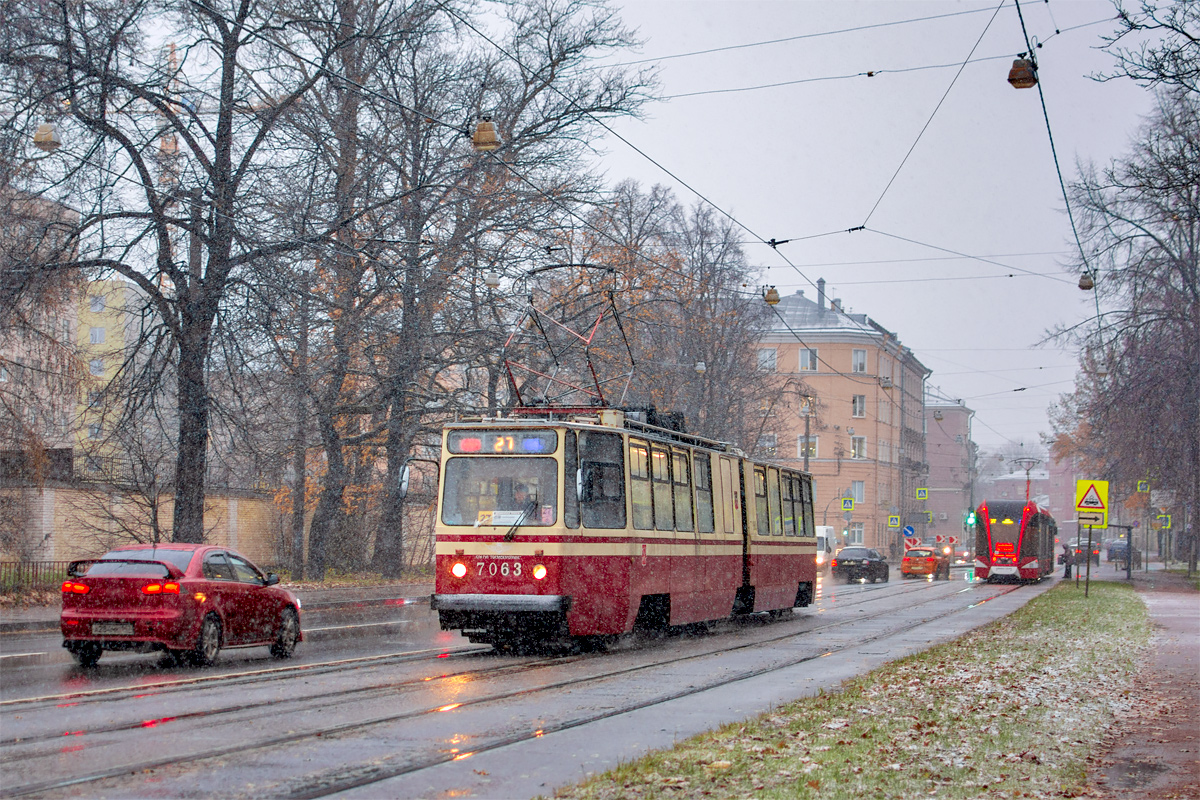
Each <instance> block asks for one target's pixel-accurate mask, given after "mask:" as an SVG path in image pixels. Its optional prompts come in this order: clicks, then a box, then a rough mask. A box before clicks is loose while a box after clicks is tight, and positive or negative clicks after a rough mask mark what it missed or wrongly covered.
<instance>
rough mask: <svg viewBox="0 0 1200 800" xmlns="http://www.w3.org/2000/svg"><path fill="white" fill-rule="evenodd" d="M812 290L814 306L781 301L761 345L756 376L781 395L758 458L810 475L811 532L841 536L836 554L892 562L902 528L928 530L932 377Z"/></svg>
mask: <svg viewBox="0 0 1200 800" xmlns="http://www.w3.org/2000/svg"><path fill="white" fill-rule="evenodd" d="M817 286H818V289H817V299H816V300H815V301H814V300H811V299H809V298H808V297H806V296H805V295H804V292H803V291H797V292H796V293H795V294H792V295H787V296H785V297H782V298H781V299H780V302H779V304H778V305H776V306H775V312H776V313H775V315H774V324H773V325H772V327H771V329H770V330H769V331H768V332H767V333H766V335H765V336H764V337H763V338H762V340H761V341H760V343H759V349H758V365H759V368H760V369H762V370H766V371H770V372H773V373H775V374H776V376H777V380H776V386H777V389H778V391H777V392H776V393H775V395H774V396H773V397H772V398H771V399H770V400H769V401H768V402H767V403H765V404H764V406H763V408H762V409H761V413H762V425H761V433H760V435H759V436H758V441H757V445H756V448H755V455H756V456H757V457H762V458H770V459H772V460H774V461H777V462H780V463H783V464H786V465H788V466H794V467H799V468H801V469H807V470H808V471H810V472H811V473H812V474H813V477H814V483H815V486H816V497H815V503H814V507H815V511H816V517H817V520H816V522H817V524H818V525H830V526H833V527H834V528H835V529H836V530H837V531H838V532H839V534H840V535H839V536H838V537H837V538H838V542H837V543H838V545H839V546H841V545H844V544H865V545H867V546H868V547H876V548H879V549H880V550H881V551H882V552H884V553H885V554H887V555H889V557H893V558H897V557H899V555H900V553H901V552H902V547H901V539H900V531H901V529H902V527H901V526H904V525H911V526H913V528H914V530H915V531H916V532H917V533H918V535H924V534H925V532H926V529H927V527H928V517H927V515H926V507H925V501H924V500H918V499H917V489H918V488H926V481H927V474H928V467H927V461H926V452H925V431H924V418H925V413H924V411H925V380H926V378H927V377H928V376H929V374H930V371H929V369H928V368H926V367H925V366H924V365H923V364H922V363H921V362H920V361H919V360H918V359H917V358H916V356H914V355H913V353H912V351H911V350H909V349H908V348H907V347H905V346H903V345H902V344H901V343H900V339H899V337H898V336H897V335H896V334H895V333H893V332H892V331H890V330H888V329H887V328H884V327H883V326H882V325H880V324H879V323H877V322H876V321H875V320H873V319H871V318H870V317H869V316H867V315H866V314H851V313H847V312H846V311H845V310H844V308H843V307H842V304H841V303H840V301H838V300H836V299H835V300H832V301H831V302H829V303H826V297H825V281H824V280H820V281H818V282H817ZM851 506H852V507H851ZM892 523H897V524H892Z"/></svg>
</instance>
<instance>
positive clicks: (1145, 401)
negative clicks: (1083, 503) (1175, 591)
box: [1055, 89, 1200, 568]
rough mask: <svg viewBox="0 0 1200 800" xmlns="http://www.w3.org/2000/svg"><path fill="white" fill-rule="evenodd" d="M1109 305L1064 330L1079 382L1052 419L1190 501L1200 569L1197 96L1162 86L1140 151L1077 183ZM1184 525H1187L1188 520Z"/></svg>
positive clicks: (1097, 454) (1062, 432) (1063, 441)
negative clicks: (1076, 359)
mask: <svg viewBox="0 0 1200 800" xmlns="http://www.w3.org/2000/svg"><path fill="white" fill-rule="evenodd" d="M1072 189H1073V198H1072V200H1073V204H1075V205H1076V206H1077V207H1078V208H1080V209H1082V211H1083V220H1084V226H1083V229H1082V230H1081V234H1082V235H1083V241H1084V244H1085V247H1086V248H1087V251H1088V262H1089V263H1088V264H1087V265H1084V264H1080V269H1091V270H1094V271H1095V272H1096V274H1097V275H1098V278H1097V281H1096V291H1097V292H1098V293H1099V299H1100V300H1101V301H1103V305H1104V311H1103V313H1102V314H1101V315H1100V317H1099V318H1098V319H1097V320H1094V321H1091V322H1089V323H1088V326H1087V327H1086V328H1082V327H1080V328H1075V329H1072V330H1070V331H1063V332H1060V335H1061V336H1063V337H1069V338H1072V339H1073V340H1074V341H1076V342H1078V343H1079V345H1080V346H1081V349H1082V351H1083V355H1082V358H1081V367H1082V370H1083V373H1084V375H1083V379H1082V380H1081V381H1080V385H1079V388H1077V389H1076V391H1075V392H1074V394H1072V395H1069V396H1067V397H1065V398H1063V400H1062V402H1061V403H1060V406H1059V408H1058V409H1056V414H1055V422H1056V428H1057V433H1058V434H1059V439H1060V448H1065V452H1066V453H1068V454H1072V455H1078V456H1081V457H1083V458H1085V459H1086V460H1088V461H1089V462H1090V463H1091V464H1093V465H1094V466H1096V467H1100V468H1103V469H1105V470H1106V472H1107V474H1110V475H1113V476H1114V479H1121V480H1124V481H1126V482H1132V481H1134V480H1138V479H1144V478H1151V479H1152V480H1154V481H1155V482H1156V483H1157V485H1158V487H1159V488H1168V489H1173V490H1175V492H1176V495H1177V496H1178V497H1179V498H1181V499H1182V500H1183V501H1184V509H1185V511H1186V512H1187V516H1188V517H1189V519H1190V520H1191V521H1190V526H1189V527H1190V532H1191V536H1192V539H1191V540H1190V542H1189V544H1190V549H1189V552H1190V556H1191V561H1192V566H1193V568H1194V566H1195V559H1196V547H1195V532H1196V522H1195V514H1196V509H1197V503H1198V502H1200V95H1198V94H1197V93H1195V92H1190V91H1186V90H1181V89H1173V90H1169V91H1162V92H1160V93H1159V95H1158V104H1157V108H1156V109H1155V113H1154V114H1153V115H1152V116H1151V117H1150V119H1149V120H1148V121H1147V123H1146V125H1145V127H1144V129H1143V131H1142V132H1141V135H1140V136H1139V138H1138V140H1137V143H1136V144H1135V146H1134V149H1133V152H1132V153H1131V154H1130V155H1129V156H1127V157H1125V158H1124V159H1121V160H1119V161H1116V162H1114V163H1113V164H1111V165H1109V166H1107V167H1105V168H1104V169H1096V168H1087V169H1085V170H1084V171H1083V174H1082V175H1081V177H1080V180H1079V181H1078V182H1077V183H1076V184H1074V186H1073V187H1072ZM1188 524H1189V523H1186V522H1185V525H1188Z"/></svg>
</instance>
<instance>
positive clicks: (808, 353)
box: [800, 347, 817, 372]
mask: <svg viewBox="0 0 1200 800" xmlns="http://www.w3.org/2000/svg"><path fill="white" fill-rule="evenodd" d="M800 371H801V372H816V371H817V351H816V350H814V349H812V348H810V347H805V348H803V349H801V350H800Z"/></svg>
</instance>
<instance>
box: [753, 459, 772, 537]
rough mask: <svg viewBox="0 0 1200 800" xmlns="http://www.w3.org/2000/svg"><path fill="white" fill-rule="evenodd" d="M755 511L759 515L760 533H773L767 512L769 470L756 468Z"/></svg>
mask: <svg viewBox="0 0 1200 800" xmlns="http://www.w3.org/2000/svg"><path fill="white" fill-rule="evenodd" d="M754 511H755V516H757V517H758V535H759V536H770V535H771V522H770V515H769V514H768V513H767V470H766V468H764V467H755V468H754Z"/></svg>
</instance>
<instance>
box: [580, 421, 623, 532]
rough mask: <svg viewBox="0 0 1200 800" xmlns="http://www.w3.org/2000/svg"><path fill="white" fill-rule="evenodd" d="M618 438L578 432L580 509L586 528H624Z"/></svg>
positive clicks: (619, 442) (621, 465) (610, 435)
mask: <svg viewBox="0 0 1200 800" xmlns="http://www.w3.org/2000/svg"><path fill="white" fill-rule="evenodd" d="M622 449H623V445H622V443H621V437H620V436H617V435H615V434H612V433H594V432H592V431H581V432H580V434H579V465H580V466H579V484H580V494H581V497H580V511H581V516H582V518H583V525H584V527H585V528H624V527H625V462H624V459H623V458H622Z"/></svg>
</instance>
